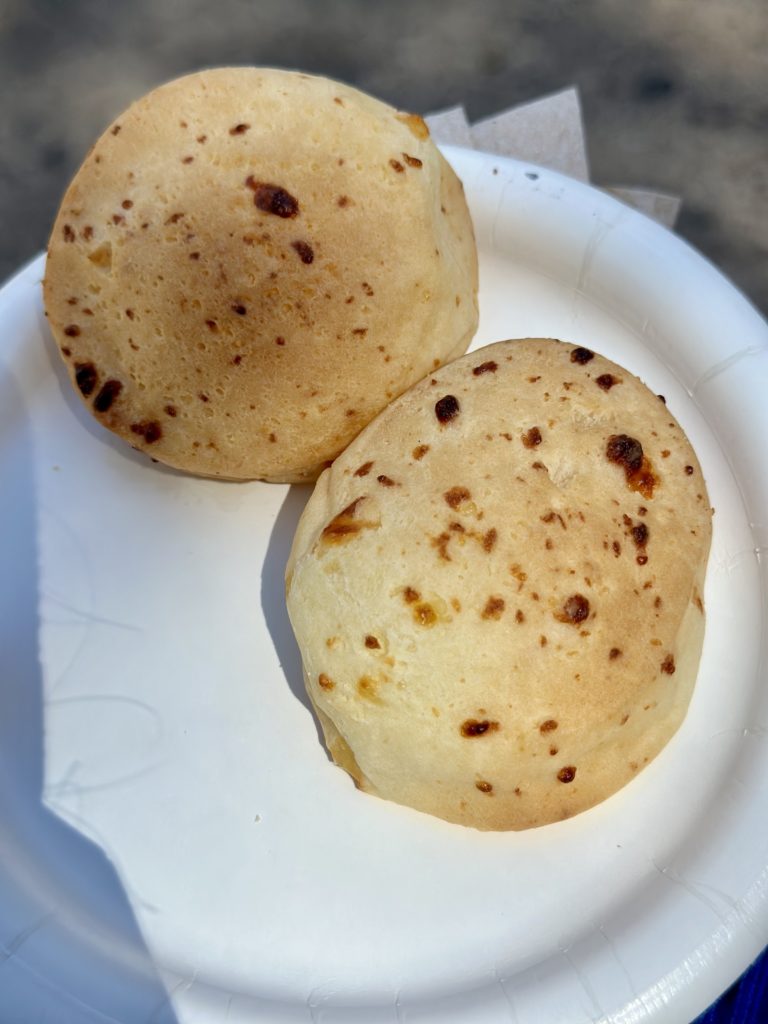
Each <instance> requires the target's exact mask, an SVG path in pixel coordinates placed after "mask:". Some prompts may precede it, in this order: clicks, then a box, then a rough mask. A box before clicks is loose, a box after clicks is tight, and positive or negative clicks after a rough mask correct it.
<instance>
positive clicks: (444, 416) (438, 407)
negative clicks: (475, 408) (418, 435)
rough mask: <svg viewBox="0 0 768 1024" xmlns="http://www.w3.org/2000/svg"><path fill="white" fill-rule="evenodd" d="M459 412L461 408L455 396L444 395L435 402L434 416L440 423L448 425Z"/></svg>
mask: <svg viewBox="0 0 768 1024" xmlns="http://www.w3.org/2000/svg"><path fill="white" fill-rule="evenodd" d="M460 410H461V406H460V405H459V400H458V398H456V396H455V395H444V396H443V397H442V398H439V399H438V400H437V401H436V402H435V416H437V419H438V422H440V423H450V421H451V420H453V419H455V418H456V417H457V416H458V415H459V412H460Z"/></svg>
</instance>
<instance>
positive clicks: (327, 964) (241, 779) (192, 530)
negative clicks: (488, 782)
mask: <svg viewBox="0 0 768 1024" xmlns="http://www.w3.org/2000/svg"><path fill="white" fill-rule="evenodd" d="M446 152H447V155H448V156H449V158H450V159H451V160H452V162H453V163H454V165H455V167H456V168H457V170H458V172H459V174H460V175H461V176H462V178H463V179H464V183H465V187H466V191H467V196H468V199H469V202H470V205H471V208H472V213H473V216H474V219H475V225H476V231H477V240H478V245H479V250H480V261H481V296H480V299H481V310H482V318H481V326H480V331H479V334H478V337H477V341H476V343H475V346H479V345H482V344H485V343H487V342H490V341H495V340H498V339H500V338H509V337H520V336H526V335H549V336H555V337H559V338H562V339H567V340H570V341H572V342H574V343H577V344H582V345H586V346H588V347H590V348H595V349H597V350H598V351H600V352H602V353H604V354H605V355H607V356H608V357H610V358H612V359H616V360H617V361H618V362H620V363H622V364H624V365H625V366H627V367H628V368H629V369H631V370H633V371H634V372H636V373H637V374H639V375H640V376H641V377H642V378H643V379H644V380H645V381H646V382H647V383H648V384H649V386H650V387H651V388H653V390H654V391H656V392H660V393H662V394H664V395H665V396H666V398H667V402H668V404H669V407H670V409H671V410H672V411H673V412H674V413H675V415H676V416H677V417H678V419H679V420H680V422H681V423H682V425H683V427H684V428H685V430H686V431H687V432H688V435H689V437H690V438H691V440H692V442H693V444H694V447H695V448H696V450H697V452H698V454H699V456H700V458H701V463H702V466H703V469H704V473H705V476H706V479H707V483H708V487H709V493H710V498H711V501H712V503H713V505H714V507H715V509H716V515H715V518H714V540H713V548H712V556H711V562H710V568H709V574H708V578H707V586H706V603H707V634H706V640H705V649H704V655H703V661H702V668H701V673H700V678H699V681H698V685H697V689H696V693H695V696H694V700H693V703H692V706H691V709H690V713H689V715H688V717H687V719H686V721H685V723H684V725H683V727H682V729H681V730H680V732H679V733H678V735H677V736H676V737H675V738H674V740H673V742H672V743H670V745H669V746H668V748H667V749H666V750H665V751H664V752H663V753H662V755H661V756H660V757H659V758H658V759H657V760H656V761H655V762H653V763H652V764H651V765H650V766H649V767H648V768H647V769H646V770H645V771H644V772H642V773H641V774H640V775H639V776H638V778H637V779H636V780H635V781H633V782H632V784H631V785H629V786H628V787H627V788H625V789H624V790H623V791H622V792H620V793H619V794H618V795H616V796H615V797H613V798H611V799H610V800H608V801H607V802H605V803H604V804H602V805H601V806H599V807H597V808H595V809H594V810H592V811H590V812H588V813H586V814H583V815H580V816H578V817H577V818H575V819H573V820H570V821H566V822H563V823H561V824H557V825H549V826H547V827H545V828H542V829H537V830H533V831H530V832H527V833H517V834H516V833H509V834H481V833H477V832H475V831H473V830H470V829H464V828H461V827H458V826H452V825H448V824H446V823H444V822H441V821H438V820H436V819H433V818H430V817H428V816H426V815H422V814H419V813H417V812H413V811H410V810H407V809H404V808H402V807H398V806H395V805H391V804H388V803H385V802H383V801H380V800H377V799H375V798H371V797H368V796H365V795H363V794H361V793H358V792H357V791H356V790H355V789H354V787H353V786H352V784H351V782H350V781H349V779H348V778H347V777H346V776H345V775H344V774H343V773H342V772H341V771H340V770H338V769H336V768H334V767H333V766H331V764H330V763H329V762H328V760H327V758H326V755H325V753H324V751H323V749H322V747H321V745H320V742H319V740H318V735H317V730H316V727H315V723H314V720H313V718H312V716H311V715H310V712H309V710H308V708H307V704H306V700H305V697H304V695H303V691H302V685H301V680H300V670H299V659H298V654H297V651H296V648H295V645H294V642H293V638H292V635H291V631H290V627H289V625H288V620H287V617H286V613H285V609H284V605H283V566H284V562H285V558H286V555H287V552H288V549H289V545H290V541H291V537H292V533H293V529H294V527H295V524H296V521H297V519H298V516H299V514H300V512H301V509H302V507H303V505H304V502H305V500H306V498H307V496H308V493H309V491H308V488H299V487H295V488H290V489H289V488H287V487H278V486H269V485H264V484H256V483H254V484H226V483H218V482H214V481H206V480H195V479H192V478H189V477H185V476H183V475H181V474H178V473H175V472H172V471H169V470H165V469H163V468H162V467H161V466H153V465H151V464H150V463H149V462H148V461H147V460H146V459H145V458H144V457H143V456H140V455H138V454H135V453H133V452H132V451H131V450H130V449H128V448H127V447H126V446H125V445H124V444H123V443H122V442H119V441H116V440H114V439H113V438H112V437H111V435H109V434H107V433H106V432H105V431H103V430H102V429H101V428H100V427H99V426H98V425H96V424H95V423H94V422H92V421H91V419H90V418H89V417H88V415H87V413H86V412H84V411H83V409H82V408H81V406H80V403H79V401H78V400H77V399H76V398H75V396H74V395H73V394H72V393H71V390H70V387H69V384H68V383H67V381H66V379H65V376H64V373H63V372H62V367H61V366H60V363H59V359H58V356H57V354H56V353H55V351H54V347H53V345H52V342H51V340H50V338H49V335H48V332H47V329H46V326H45V322H44V319H43V314H42V309H41V301H40V287H39V282H40V278H41V276H42V271H43V261H42V258H40V259H38V260H37V261H35V262H34V263H33V264H32V265H31V266H30V267H28V268H27V269H26V270H24V271H22V272H21V273H20V274H19V275H18V276H17V277H16V278H15V279H14V280H13V281H11V283H10V284H9V285H7V286H6V288H5V290H4V291H3V292H2V294H1V295H0V325H2V341H1V342H0V474H1V475H0V495H1V504H0V511H1V513H2V538H3V539H2V557H3V566H2V574H1V575H0V597H1V598H2V602H3V607H2V617H1V621H0V651H2V663H1V664H2V680H1V683H2V687H1V689H0V844H2V845H1V846H0V849H1V850H2V865H1V867H0V1006H1V1007H2V1009H0V1016H1V1017H2V1019H3V1020H4V1021H5V1020H8V1021H13V1022H17V1021H22V1020H38V1019H42V1017H43V1015H44V1014H45V1013H46V1012H47V1013H48V1014H49V1018H48V1019H51V1020H55V1021H56V1022H57V1024H68V1022H70V1021H71V1022H77V1024H81V1022H84V1021H114V1020H119V1021H121V1022H126V1024H133V1022H139V1021H141V1022H145V1021H146V1022H151V1024H169V1022H173V1021H177V1022H179V1024H214V1022H216V1024H218V1022H223V1021H228V1022H230V1024H240V1022H243V1024H244V1022H266V1024H294V1022H297V1024H298V1022H302V1024H304V1022H323V1024H343V1022H346V1024H389V1022H392V1024H403V1022H407V1024H449V1022H451V1021H462V1022H471V1024H499V1022H509V1021H513V1022H520V1024H528V1022H536V1024H555V1022H569V1024H580V1022H582V1021H598V1020H605V1021H612V1022H617V1024H618V1022H627V1024H629V1022H639V1021H643V1020H651V1021H654V1022H655V1021H659V1022H662V1021H669V1022H672V1021H674V1022H677V1024H679V1022H682V1021H687V1020H690V1019H691V1018H692V1017H693V1016H695V1015H696V1014H697V1013H698V1012H699V1011H701V1010H702V1009H704V1008H705V1007H706V1006H707V1005H708V1004H709V1003H710V1002H711V1001H712V1000H713V999H714V998H715V997H716V996H717V995H718V993H719V992H721V991H722V990H723V989H724V988H725V987H726V986H727V985H728V983H729V982H731V981H732V980H733V979H734V978H735V977H736V976H737V975H738V974H739V973H740V972H741V971H742V970H743V969H744V968H745V967H746V966H747V964H748V963H749V962H750V961H751V959H752V958H753V957H754V956H755V955H756V954H757V953H758V952H759V951H760V950H761V949H762V948H763V946H764V945H765V943H766V940H768V930H767V926H768V902H767V901H766V896H767V895H768V889H767V886H768V816H766V806H768V803H767V798H768V745H767V744H766V723H768V688H767V687H766V685H765V683H766V662H765V654H766V609H765V606H764V594H765V592H766V587H765V583H766V557H765V556H766V551H768V473H767V472H766V468H767V466H766V462H767V460H766V454H765V446H766V438H767V437H768V328H766V325H765V324H764V323H763V321H762V320H761V319H760V318H759V316H758V315H757V314H756V313H755V311H754V310H753V309H752V308H751V307H750V306H749V304H748V303H747V302H746V301H745V300H744V299H743V298H742V297H741V296H740V295H739V294H738V293H737V292H736V291H735V290H734V289H733V287H732V286H731V285H729V284H728V283H727V282H726V281H725V280H724V279H723V278H722V277H721V276H720V274H719V273H718V272H717V271H716V270H714V269H713V268H712V267H711V266H709V265H708V264H707V263H706V262H705V261H704V260H703V259H702V258H701V257H700V256H698V255H697V254H696V253H694V252H693V251H692V250H690V249H689V248H687V247H686V245H685V244H684V243H683V242H681V241H680V240H679V239H678V238H675V237H674V236H673V235H671V234H669V233H668V232H666V231H664V230H663V229H662V228H660V227H658V226H657V225H655V224H654V223H652V222H651V221H649V220H647V219H645V218H644V217H642V216H640V215H639V214H637V213H634V212H633V211H631V210H630V209H628V208H627V207H625V206H622V205H621V204H619V203H618V202H616V201H614V200H613V199H611V198H609V197H608V196H606V195H604V194H602V193H600V192H598V191H595V190H593V189H591V188H589V187H587V186H585V185H582V184H579V183H577V182H575V181H571V180H568V179H566V178H564V177H561V176H559V175H557V174H555V173H552V172H550V171H545V170H541V169H536V168H531V167H529V166H527V165H525V164H521V163H516V162H513V161H509V160H502V159H498V158H492V157H489V156H486V155H483V154H480V153H474V152H467V151H462V150H459V149H449V150H446Z"/></svg>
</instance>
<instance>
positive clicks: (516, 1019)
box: [493, 967, 520, 1024]
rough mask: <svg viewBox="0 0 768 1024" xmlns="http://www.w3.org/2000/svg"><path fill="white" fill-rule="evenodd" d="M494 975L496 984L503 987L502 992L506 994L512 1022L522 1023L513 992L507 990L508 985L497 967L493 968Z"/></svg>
mask: <svg viewBox="0 0 768 1024" xmlns="http://www.w3.org/2000/svg"><path fill="white" fill-rule="evenodd" d="M493 977H494V979H495V981H496V984H497V985H498V986H499V988H500V989H501V994H502V995H503V996H504V1002H505V1003H506V1004H507V1006H508V1007H509V1019H510V1021H511V1022H512V1024H520V1018H519V1017H518V1015H517V1009H516V1008H515V1001H514V999H513V997H512V993H511V992H508V991H507V987H506V985H505V984H504V979H503V978H502V976H501V975H500V974H499V972H498V971H497V970H496V968H495V967H494V968H493Z"/></svg>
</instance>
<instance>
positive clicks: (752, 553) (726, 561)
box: [712, 547, 761, 576]
mask: <svg viewBox="0 0 768 1024" xmlns="http://www.w3.org/2000/svg"><path fill="white" fill-rule="evenodd" d="M760 551H761V549H760V548H758V547H751V548H739V549H738V550H737V551H734V552H732V553H729V552H726V554H725V556H722V555H718V556H715V557H713V559H712V568H713V569H714V570H715V571H716V572H724V573H725V574H726V575H727V576H730V575H731V573H732V572H735V571H736V569H738V568H739V566H740V565H742V563H743V562H745V561H747V560H748V559H752V558H754V559H755V560H756V561H758V560H759V556H760Z"/></svg>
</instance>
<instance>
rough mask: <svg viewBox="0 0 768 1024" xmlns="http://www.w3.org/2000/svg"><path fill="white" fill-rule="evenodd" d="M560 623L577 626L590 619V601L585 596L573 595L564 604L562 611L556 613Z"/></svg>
mask: <svg viewBox="0 0 768 1024" xmlns="http://www.w3.org/2000/svg"><path fill="white" fill-rule="evenodd" d="M554 615H555V618H556V619H557V620H558V622H567V623H568V624H569V625H572V626H575V625H578V623H580V622H584V620H585V619H586V618H588V617H589V601H588V600H587V599H586V597H584V595H583V594H572V595H571V596H570V597H569V598H568V599H567V600H566V601H565V602H564V604H563V607H562V608H561V609H560V611H558V612H555V613H554Z"/></svg>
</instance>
